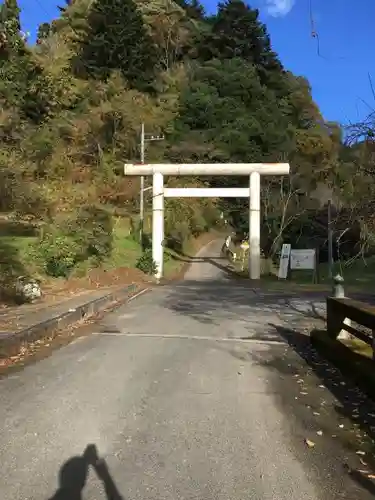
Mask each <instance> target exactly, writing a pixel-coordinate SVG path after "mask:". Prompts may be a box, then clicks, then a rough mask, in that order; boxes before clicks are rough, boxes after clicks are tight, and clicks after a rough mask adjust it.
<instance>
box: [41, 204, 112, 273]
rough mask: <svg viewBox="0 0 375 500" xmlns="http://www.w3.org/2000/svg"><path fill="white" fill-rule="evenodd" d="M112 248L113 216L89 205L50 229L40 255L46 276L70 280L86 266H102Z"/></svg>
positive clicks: (45, 236) (46, 230)
mask: <svg viewBox="0 0 375 500" xmlns="http://www.w3.org/2000/svg"><path fill="white" fill-rule="evenodd" d="M112 245H113V224H112V216H111V214H109V213H108V212H107V211H106V210H104V209H102V208H101V207H99V206H95V205H88V206H84V207H82V208H81V209H79V210H78V211H77V212H75V213H73V214H71V215H70V216H69V217H68V218H66V219H63V220H61V221H55V222H54V225H51V226H49V227H47V228H46V229H45V231H44V232H43V237H42V239H41V241H40V244H39V247H38V250H37V251H38V255H39V258H40V259H41V260H42V264H43V268H44V270H45V272H46V274H47V275H49V276H54V277H60V276H63V277H68V276H69V275H70V274H71V272H72V271H73V269H74V268H75V267H76V266H77V265H78V264H81V263H83V262H88V261H90V262H91V263H92V265H99V264H100V263H101V262H102V261H103V260H104V259H105V258H106V257H108V256H109V255H110V254H111V252H112Z"/></svg>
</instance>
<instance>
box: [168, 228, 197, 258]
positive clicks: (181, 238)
mask: <svg viewBox="0 0 375 500" xmlns="http://www.w3.org/2000/svg"><path fill="white" fill-rule="evenodd" d="M190 236H191V232H190V225H189V222H188V221H184V222H177V223H176V225H175V226H174V227H173V229H171V231H170V232H169V233H168V234H166V246H167V247H168V248H170V249H171V250H174V251H175V252H183V251H184V249H185V248H186V245H187V243H188V242H189V239H190Z"/></svg>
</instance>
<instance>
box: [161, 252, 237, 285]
mask: <svg viewBox="0 0 375 500" xmlns="http://www.w3.org/2000/svg"><path fill="white" fill-rule="evenodd" d="M170 255H171V258H172V259H173V260H178V261H180V262H186V263H189V264H197V263H208V264H211V265H213V266H214V267H216V268H217V269H220V271H223V272H224V273H225V274H227V275H229V276H231V277H233V278H237V279H243V278H241V277H240V276H239V275H238V274H237V273H236V271H235V270H234V269H232V268H231V264H230V262H228V259H227V258H226V257H224V256H219V257H218V256H216V257H215V256H212V257H211V256H205V257H196V256H195V257H194V256H192V255H189V254H186V253H184V252H182V251H179V252H175V254H170Z"/></svg>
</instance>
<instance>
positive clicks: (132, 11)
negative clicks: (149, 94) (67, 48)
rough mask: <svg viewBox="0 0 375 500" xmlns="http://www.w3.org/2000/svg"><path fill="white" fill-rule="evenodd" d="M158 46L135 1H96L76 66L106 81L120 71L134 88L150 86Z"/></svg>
mask: <svg viewBox="0 0 375 500" xmlns="http://www.w3.org/2000/svg"><path fill="white" fill-rule="evenodd" d="M156 61H157V52H156V47H155V46H154V44H153V42H152V39H151V37H150V35H149V34H148V32H147V30H146V27H145V25H144V22H143V18H142V15H141V13H140V11H139V10H138V8H137V5H136V3H135V2H134V0H96V1H95V2H94V3H93V5H92V7H91V9H90V12H89V15H88V18H87V30H86V34H85V36H84V38H83V40H82V43H81V48H80V51H79V54H78V57H77V58H75V61H74V62H75V69H76V71H77V74H78V75H79V76H85V77H92V78H97V79H101V80H104V81H106V80H107V79H108V78H109V76H110V74H111V72H113V71H114V70H118V71H120V72H121V73H122V75H123V76H124V77H125V79H126V80H127V81H128V82H129V83H130V84H131V85H132V86H134V87H137V88H142V89H145V88H150V86H151V83H152V79H153V77H154V75H155V64H156Z"/></svg>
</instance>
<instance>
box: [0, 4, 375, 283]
mask: <svg viewBox="0 0 375 500" xmlns="http://www.w3.org/2000/svg"><path fill="white" fill-rule="evenodd" d="M60 11H61V14H60V16H59V18H58V19H55V20H54V21H52V22H51V24H43V25H41V26H40V27H39V32H38V39H37V43H36V44H33V45H32V44H30V43H29V41H28V40H27V38H26V37H25V35H24V34H23V33H22V30H21V26H20V19H19V14H20V10H19V8H18V5H17V0H5V2H4V3H3V5H2V6H1V11H0V15H1V31H0V54H1V59H0V71H1V78H0V102H1V110H0V134H1V135H0V141H1V149H0V177H1V178H0V190H1V195H0V206H1V212H2V213H3V214H4V217H6V218H7V219H9V218H13V220H17V221H19V220H26V219H27V220H28V221H32V223H33V224H34V225H35V226H36V227H37V228H38V232H37V240H34V244H33V263H36V264H35V265H36V267H35V269H37V271H38V273H41V274H42V275H43V273H44V274H49V275H52V276H60V275H64V276H68V275H70V274H72V273H74V272H75V271H76V269H77V268H82V266H83V263H85V265H86V267H87V263H89V265H90V266H99V265H101V263H102V262H103V261H104V260H105V259H108V258H109V256H110V255H111V252H112V251H113V244H114V243H113V238H114V227H115V226H116V224H117V222H118V218H121V217H129V216H132V227H133V228H134V225H135V226H136V224H137V220H136V217H135V216H134V215H135V214H136V213H137V207H138V195H139V181H138V180H137V179H129V178H125V177H124V176H123V164H124V163H125V162H136V161H139V134H140V124H141V123H142V122H143V123H144V124H145V128H146V130H147V131H150V132H152V133H163V134H164V135H165V140H164V141H160V142H155V143H150V144H148V149H147V161H148V162H194V163H197V162H203V163H204V162H207V163H208V162H209V163H214V162H227V161H231V162H260V161H265V162H266V161H267V162H268V161H270V162H273V161H275V162H277V161H283V162H284V161H289V162H290V164H291V169H292V173H291V176H290V178H283V179H276V178H275V179H272V178H271V179H263V180H262V204H263V207H262V208H263V212H262V217H263V219H264V224H263V225H262V228H263V234H262V240H263V241H262V246H263V250H264V251H265V252H266V253H268V254H271V255H272V254H274V253H275V252H276V251H277V250H278V249H279V247H280V245H281V243H282V241H283V239H285V238H289V239H292V240H293V243H294V244H296V245H298V244H303V245H306V244H307V243H306V242H308V241H309V240H311V238H314V234H313V230H314V229H313V228H315V229H316V231H318V230H319V229H317V228H318V227H320V226H316V227H315V226H314V220H315V219H316V215H317V214H318V213H319V211H321V210H322V209H323V207H324V205H325V203H326V202H327V201H328V199H330V198H333V200H336V201H335V204H336V205H337V206H338V207H339V209H340V210H346V212H347V213H349V215H348V217H352V215H351V214H352V213H354V212H355V211H357V210H358V211H359V209H361V218H360V220H359V219H358V218H357V219H358V220H357V219H356V221H357V223H358V224H359V227H360V234H363V231H362V229H361V228H363V227H364V226H365V227H366V231H367V233H366V234H369V228H370V226H371V224H370V222H371V218H372V214H369V212H368V211H365V212H363V210H362V209H363V207H364V206H367V207H368V206H369V203H368V202H370V201H371V202H372V201H373V199H374V194H373V190H374V188H373V187H372V182H371V181H372V179H373V175H372V171H371V168H366V169H365V168H363V169H359V168H358V164H359V163H360V164H361V165H362V166H363V164H364V163H363V161H364V160H363V155H364V154H367V156H366V161H367V164H368V162H371V161H372V160H371V159H369V158H368V156H369V155H368V147H367V142H368V141H365V142H362V143H361V144H362V146H361V145H360V146H358V145H355V146H352V145H350V146H347V145H345V144H344V143H343V132H342V130H341V128H340V126H339V125H338V124H335V123H328V122H326V121H325V120H324V118H323V116H322V115H321V113H320V111H319V109H318V107H317V105H316V104H315V103H314V101H313V99H312V97H311V89H310V86H309V82H308V81H306V79H305V78H303V76H299V75H294V74H292V73H291V72H290V71H288V69H287V68H284V67H283V65H282V63H281V62H280V60H279V58H278V55H277V54H276V53H275V52H274V50H273V48H272V44H271V40H270V37H269V34H268V32H267V28H266V26H265V25H264V24H262V23H261V22H260V20H259V16H258V14H259V13H258V11H257V10H255V9H252V8H251V7H248V6H247V5H246V4H245V2H243V1H242V0H227V1H225V2H223V3H221V4H219V7H218V11H217V13H216V14H215V15H213V16H207V15H205V13H204V9H203V7H202V6H201V5H200V3H199V1H198V0H190V1H188V0H71V1H69V2H67V4H66V5H63V6H60ZM362 139H363V138H362ZM363 144H365V152H363V147H364V146H363ZM361 155H362V156H361ZM247 182H248V179H246V178H245V177H244V178H234V179H232V178H227V177H225V178H217V179H210V178H196V179H191V178H190V179H173V178H170V179H168V183H169V184H171V185H176V184H177V183H178V185H184V184H185V185H186V184H188V183H189V185H206V184H207V183H209V184H213V183H216V184H217V183H219V184H220V185H228V186H234V185H245V184H247ZM364 200H367V202H366V203H364ZM247 206H248V202H246V201H244V200H243V201H235V202H233V201H231V202H227V203H225V200H224V201H223V200H221V201H219V200H218V201H216V202H215V201H214V202H212V201H207V200H177V199H176V200H170V201H168V207H167V211H166V232H167V235H169V236H173V237H174V238H177V239H180V240H181V241H182V242H185V241H186V240H188V238H189V237H190V236H191V235H194V236H197V235H199V234H200V233H202V232H203V231H206V230H207V229H209V228H210V227H212V226H214V225H215V223H216V222H217V220H218V218H219V212H220V211H221V210H224V211H225V212H226V213H227V214H228V216H229V217H230V218H231V220H232V222H233V225H234V226H235V227H245V226H246V224H247V211H248V209H247ZM358 213H359V212H358ZM362 214H364V215H363V216H362ZM321 224H322V225H323V227H324V221H323V222H322V223H321ZM319 231H320V233H319V234H321V237H322V239H324V238H325V235H324V231H323V233H322V229H320V230H319ZM361 231H362V233H361ZM35 243H37V244H35ZM8 244H9V242H8V240H7V238H2V241H1V242H0V246H1V253H2V255H3V257H2V268H3V269H2V275H3V276H4V275H5V274H7V275H9V274H10V275H12V276H13V275H14V274H15V273H16V274H17V273H19V269H17V266H15V265H14V266H13V267H14V268H13V267H12V265H13V264H12V262H10V260H11V259H10V258H8V257H7V255H9V254H10V253H9V251H8V250H9V249H7V245H8ZM16 250H17V248H16V249H15V248H12V252H13V257H12V259H16V256H15V254H14V252H15V251H16ZM28 251H31V247H30V248H29V249H28ZM4 256H5V257H4ZM9 269H10V272H9Z"/></svg>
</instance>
